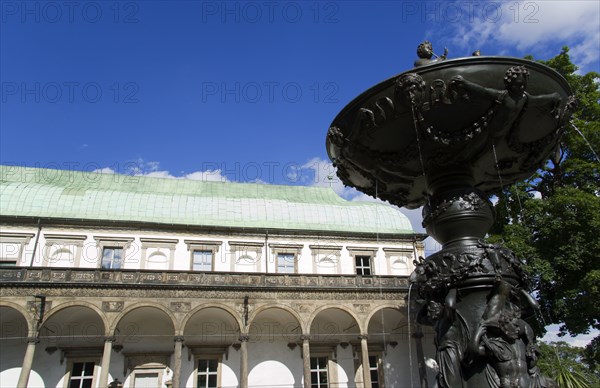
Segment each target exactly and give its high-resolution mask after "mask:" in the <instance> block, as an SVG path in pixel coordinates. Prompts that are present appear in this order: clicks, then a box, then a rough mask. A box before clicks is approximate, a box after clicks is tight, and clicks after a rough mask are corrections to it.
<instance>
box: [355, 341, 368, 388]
mask: <svg viewBox="0 0 600 388" xmlns="http://www.w3.org/2000/svg"><path fill="white" fill-rule="evenodd" d="M358 338H359V339H360V353H361V355H362V368H363V386H364V387H365V388H371V370H370V369H369V345H368V344H367V338H369V336H368V335H366V334H363V335H360V336H358Z"/></svg>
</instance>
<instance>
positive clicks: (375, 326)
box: [365, 304, 408, 343]
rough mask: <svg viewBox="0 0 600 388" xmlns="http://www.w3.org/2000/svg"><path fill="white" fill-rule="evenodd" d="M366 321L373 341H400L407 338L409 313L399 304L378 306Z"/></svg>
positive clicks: (370, 338)
mask: <svg viewBox="0 0 600 388" xmlns="http://www.w3.org/2000/svg"><path fill="white" fill-rule="evenodd" d="M365 322H366V326H365V327H366V328H367V334H368V335H369V340H371V341H378V342H381V343H389V342H394V343H398V342H399V341H403V340H405V338H404V337H405V333H404V328H405V327H406V325H407V324H408V315H407V313H406V311H404V310H403V309H402V308H401V307H399V306H398V305H392V304H389V305H383V306H378V308H376V309H375V310H374V311H372V312H371V313H370V314H369V316H368V317H367V319H366V320H365Z"/></svg>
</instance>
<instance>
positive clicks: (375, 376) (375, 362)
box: [369, 356, 380, 388]
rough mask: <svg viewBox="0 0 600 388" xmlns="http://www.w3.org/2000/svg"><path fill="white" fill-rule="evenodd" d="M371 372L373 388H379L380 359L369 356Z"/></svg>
mask: <svg viewBox="0 0 600 388" xmlns="http://www.w3.org/2000/svg"><path fill="white" fill-rule="evenodd" d="M369 372H371V388H379V387H380V383H379V357H377V356H369Z"/></svg>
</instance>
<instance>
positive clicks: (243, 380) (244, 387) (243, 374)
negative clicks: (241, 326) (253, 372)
mask: <svg viewBox="0 0 600 388" xmlns="http://www.w3.org/2000/svg"><path fill="white" fill-rule="evenodd" d="M249 339H250V337H249V336H248V335H247V334H243V335H240V342H241V343H242V345H241V348H240V349H241V354H240V388H248V340H249Z"/></svg>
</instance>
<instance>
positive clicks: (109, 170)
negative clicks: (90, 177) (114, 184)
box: [92, 167, 116, 174]
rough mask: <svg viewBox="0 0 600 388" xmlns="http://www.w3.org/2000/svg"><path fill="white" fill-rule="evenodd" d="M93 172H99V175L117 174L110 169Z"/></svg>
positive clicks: (99, 169)
mask: <svg viewBox="0 0 600 388" xmlns="http://www.w3.org/2000/svg"><path fill="white" fill-rule="evenodd" d="M92 172H97V173H99V174H116V171H115V170H113V169H112V168H110V167H104V168H97V169H95V170H94V171H92Z"/></svg>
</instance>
